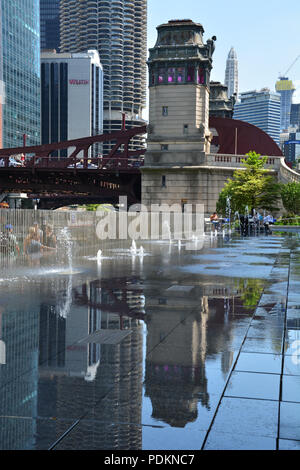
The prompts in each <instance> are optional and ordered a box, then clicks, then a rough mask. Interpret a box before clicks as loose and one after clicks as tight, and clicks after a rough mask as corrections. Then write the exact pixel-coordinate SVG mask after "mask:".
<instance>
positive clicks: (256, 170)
mask: <svg viewBox="0 0 300 470" xmlns="http://www.w3.org/2000/svg"><path fill="white" fill-rule="evenodd" d="M246 157H248V158H247V159H245V160H242V163H243V165H244V169H240V170H236V171H235V172H234V174H233V178H232V179H231V178H229V179H228V181H227V183H225V186H224V188H223V190H222V191H221V193H220V195H219V200H218V203H217V211H218V212H222V213H224V212H225V208H226V198H227V197H228V196H229V197H230V200H231V210H232V211H234V212H235V211H239V212H240V213H244V212H245V209H246V206H248V209H249V211H250V212H251V210H252V209H266V210H268V211H271V212H274V211H277V210H279V209H278V207H277V203H278V199H279V197H280V185H279V184H278V183H277V181H276V180H275V178H274V177H273V176H272V175H270V174H269V172H268V170H265V169H264V166H265V164H266V162H267V159H268V157H262V156H261V155H259V154H257V153H256V152H249V153H247V154H246Z"/></svg>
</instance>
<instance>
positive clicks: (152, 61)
mask: <svg viewBox="0 0 300 470" xmlns="http://www.w3.org/2000/svg"><path fill="white" fill-rule="evenodd" d="M157 30H158V39H157V42H156V45H155V47H154V48H152V49H150V57H149V61H148V65H149V129H148V150H147V153H146V157H145V158H146V159H145V168H144V169H143V170H142V171H143V203H144V204H145V205H149V204H152V203H161V202H165V203H170V204H171V203H179V204H180V203H181V202H182V200H185V199H186V200H187V201H188V202H195V201H197V202H199V201H202V200H203V197H201V193H203V189H202V188H201V186H202V184H201V179H202V176H203V174H202V173H201V172H199V171H197V170H196V171H194V170H195V167H199V165H201V164H202V165H203V162H204V157H205V152H209V148H210V131H209V127H208V126H209V122H208V121H209V82H210V71H211V68H212V55H213V52H214V47H215V46H214V40H215V38H213V39H209V40H208V41H207V43H206V44H205V43H204V42H203V38H202V35H203V32H204V29H203V27H202V25H201V24H196V23H194V22H193V21H191V20H182V21H180V20H174V21H169V22H168V23H167V24H163V25H160V26H158V28H157ZM192 170H193V171H192ZM204 178H205V179H206V175H204Z"/></svg>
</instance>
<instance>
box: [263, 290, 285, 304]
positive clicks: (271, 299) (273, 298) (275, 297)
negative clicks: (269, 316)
mask: <svg viewBox="0 0 300 470" xmlns="http://www.w3.org/2000/svg"><path fill="white" fill-rule="evenodd" d="M283 298H285V296H284V295H282V294H280V293H279V294H278V293H277V294H276V293H272V294H263V295H262V296H261V299H260V302H259V307H264V306H266V305H275V304H276V303H277V302H282V299H283Z"/></svg>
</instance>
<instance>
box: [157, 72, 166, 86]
mask: <svg viewBox="0 0 300 470" xmlns="http://www.w3.org/2000/svg"><path fill="white" fill-rule="evenodd" d="M164 78H165V69H159V71H158V83H164Z"/></svg>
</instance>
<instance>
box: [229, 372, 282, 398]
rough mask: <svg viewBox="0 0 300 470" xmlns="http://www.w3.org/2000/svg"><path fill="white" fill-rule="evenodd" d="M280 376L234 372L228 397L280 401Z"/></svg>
mask: <svg viewBox="0 0 300 470" xmlns="http://www.w3.org/2000/svg"><path fill="white" fill-rule="evenodd" d="M279 386H280V375H278V374H261V373H254V372H235V371H234V372H233V373H232V375H231V378H230V381H229V382H228V385H227V387H226V390H225V393H224V395H225V396H226V397H240V398H242V397H243V398H257V399H261V400H279Z"/></svg>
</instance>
